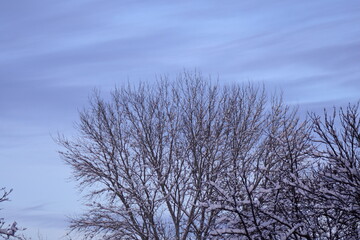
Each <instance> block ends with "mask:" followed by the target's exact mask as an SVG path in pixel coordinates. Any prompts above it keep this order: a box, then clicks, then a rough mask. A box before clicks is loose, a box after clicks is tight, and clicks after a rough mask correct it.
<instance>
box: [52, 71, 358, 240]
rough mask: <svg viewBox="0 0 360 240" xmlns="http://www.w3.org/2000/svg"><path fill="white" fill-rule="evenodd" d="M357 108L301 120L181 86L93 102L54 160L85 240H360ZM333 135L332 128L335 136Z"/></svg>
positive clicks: (264, 104)
mask: <svg viewBox="0 0 360 240" xmlns="http://www.w3.org/2000/svg"><path fill="white" fill-rule="evenodd" d="M357 110H358V106H357V105H356V106H349V107H348V108H347V109H346V110H341V111H340V113H339V116H340V118H339V124H338V123H337V114H336V112H334V115H332V116H331V117H330V116H328V115H327V114H326V115H325V117H324V119H321V118H320V117H318V116H315V115H312V116H311V118H310V119H309V120H300V119H299V117H298V116H297V112H296V110H295V109H292V108H290V107H288V106H286V105H285V104H284V103H283V102H282V100H281V98H279V97H273V98H270V99H269V98H268V97H267V96H266V94H265V91H264V89H263V88H262V87H256V86H253V85H250V84H248V85H233V86H230V87H223V86H220V85H219V84H214V85H212V84H211V83H209V82H208V81H206V80H204V79H203V77H202V76H200V75H198V74H196V73H195V74H189V73H185V74H183V75H181V76H180V77H179V79H178V80H177V81H176V82H169V81H167V80H166V79H162V80H161V81H159V82H158V83H157V84H156V85H154V86H149V85H145V84H142V85H140V86H139V87H138V88H132V87H124V88H120V89H116V90H115V91H114V92H113V93H112V95H111V99H110V100H108V101H105V100H103V99H102V98H101V97H100V96H99V94H94V97H93V98H92V100H91V106H90V108H89V109H88V110H85V111H83V112H82V113H81V116H80V122H79V124H78V126H77V127H78V130H79V136H78V137H75V138H72V139H67V138H64V137H59V139H58V141H59V143H60V144H61V145H62V146H63V147H64V150H63V151H61V152H60V154H61V156H62V157H63V159H64V160H65V162H66V163H67V164H69V165H70V166H71V167H72V169H73V173H74V177H75V179H76V180H77V181H78V182H79V183H80V187H81V189H84V190H85V189H86V190H87V191H88V195H87V197H88V204H87V205H88V211H87V212H86V213H84V214H83V215H81V216H79V217H78V218H75V219H73V220H72V223H71V227H72V229H74V230H78V231H80V232H83V233H85V236H86V238H89V239H91V238H96V237H100V238H102V239H142V240H145V239H149V240H150V239H151V240H152V239H159V240H160V239H174V240H180V239H182V240H185V239H197V240H201V239H360V232H359V230H360V226H359V223H360V174H359V172H360V169H359V164H360V162H359V146H360V122H359V116H358V112H357ZM337 126H339V129H337Z"/></svg>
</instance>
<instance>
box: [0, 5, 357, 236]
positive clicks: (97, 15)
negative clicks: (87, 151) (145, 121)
mask: <svg viewBox="0 0 360 240" xmlns="http://www.w3.org/2000/svg"><path fill="white" fill-rule="evenodd" d="M359 64H360V2H359V1H357V0H345V1H340V0H337V1H335V0H319V1H310V0H305V1H284V0H282V1H278V0H269V1H259V0H255V1H190V0H185V1H172V2H171V1H125V0H124V1H115V0H108V1H100V0H71V1H70V0H64V1H55V0H47V1H44V0H43V1H41V0H32V1H20V0H11V1H10V0H9V1H6V0H3V1H0V187H2V186H4V187H7V188H13V189H14V192H13V193H12V194H11V202H6V203H3V204H2V205H1V206H0V208H3V209H2V210H1V211H0V217H4V218H5V219H6V221H7V222H11V221H13V220H16V221H17V222H18V223H19V225H21V226H24V227H27V228H28V229H27V230H26V231H25V232H24V233H25V234H26V235H29V236H33V237H34V239H36V236H37V233H38V232H40V234H41V235H43V236H45V237H47V238H48V239H63V238H62V236H63V235H64V234H65V232H66V226H67V222H66V216H71V215H73V214H76V213H77V214H79V213H81V209H82V207H81V201H82V200H81V197H80V196H81V194H80V193H79V192H78V191H77V190H76V188H75V186H76V183H75V182H73V181H71V180H70V179H69V177H70V169H69V168H68V167H67V166H65V164H64V163H63V162H62V161H61V160H60V158H59V156H58V154H57V150H58V149H59V147H58V146H57V145H56V144H55V143H54V141H53V139H52V136H54V135H56V134H57V133H58V132H59V133H63V134H65V135H67V136H71V135H73V134H74V133H75V131H74V123H75V122H76V121H77V120H78V110H79V109H82V108H83V107H86V104H87V100H88V96H89V94H90V93H91V91H92V89H94V88H100V89H101V91H102V92H103V93H104V94H106V93H107V92H108V91H109V90H111V89H112V88H113V87H114V86H115V84H116V85H122V84H125V83H127V82H138V81H149V82H151V81H154V80H155V76H156V75H162V74H166V75H168V76H169V77H170V79H171V78H173V79H174V78H175V77H176V75H177V74H178V73H180V72H182V71H183V70H184V69H188V70H194V69H197V70H198V71H200V72H202V74H203V75H204V76H208V75H211V76H212V77H214V78H217V77H218V76H219V81H220V82H229V83H230V82H231V83H233V82H245V81H246V82H248V81H254V82H263V83H265V86H266V87H267V89H269V90H273V89H281V90H282V91H283V92H284V99H285V101H286V102H288V103H290V104H295V105H299V106H300V108H301V110H302V111H304V112H305V111H319V110H321V109H322V108H323V107H331V106H333V105H341V104H345V103H347V102H355V101H357V100H359V99H360V98H359V97H360V95H359V92H360V67H359Z"/></svg>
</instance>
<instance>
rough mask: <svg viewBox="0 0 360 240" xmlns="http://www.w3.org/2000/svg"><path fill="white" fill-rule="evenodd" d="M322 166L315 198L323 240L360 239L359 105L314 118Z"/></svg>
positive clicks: (318, 152) (316, 179)
mask: <svg viewBox="0 0 360 240" xmlns="http://www.w3.org/2000/svg"><path fill="white" fill-rule="evenodd" d="M312 119H313V122H314V130H315V132H316V134H317V139H316V141H317V142H318V144H319V146H318V148H317V152H316V154H315V157H316V158H318V159H319V160H320V163H321V165H320V166H319V169H318V171H317V175H316V178H315V179H314V180H315V182H316V185H317V186H315V187H314V189H315V190H314V191H313V192H314V196H313V198H314V199H316V201H317V205H315V206H316V207H317V208H318V212H319V217H318V218H319V221H321V223H322V226H323V227H322V231H321V232H322V234H321V235H322V236H324V239H359V238H360V155H359V153H360V152H359V150H360V118H359V103H357V104H353V105H352V104H349V105H348V106H347V107H346V108H345V109H344V108H340V110H336V109H335V108H334V110H333V112H332V114H328V113H327V111H324V117H323V118H321V117H320V116H317V115H313V116H312Z"/></svg>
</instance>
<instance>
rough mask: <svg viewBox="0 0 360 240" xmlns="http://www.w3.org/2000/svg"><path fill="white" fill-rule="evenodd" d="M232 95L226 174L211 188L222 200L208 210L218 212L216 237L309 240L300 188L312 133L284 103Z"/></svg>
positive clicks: (305, 211) (307, 161)
mask: <svg viewBox="0 0 360 240" xmlns="http://www.w3.org/2000/svg"><path fill="white" fill-rule="evenodd" d="M252 92H253V94H252V95H247V94H245V95H244V93H242V92H238V93H236V94H233V95H231V97H232V98H233V99H232V100H231V102H232V104H230V106H232V110H230V111H228V112H227V117H226V119H227V121H226V124H225V126H226V129H227V130H226V131H227V132H229V134H228V135H227V138H226V144H225V146H226V147H227V151H228V152H229V153H230V155H229V156H228V159H227V162H228V165H227V167H226V169H224V170H225V172H224V174H223V177H222V178H218V180H217V182H214V183H213V185H214V186H216V190H217V192H218V194H219V196H215V198H214V199H213V201H212V202H209V203H208V204H207V207H208V208H209V209H216V210H219V211H220V213H219V217H218V218H217V225H216V228H215V229H214V230H213V231H212V235H213V236H214V237H219V238H220V239H223V238H226V237H229V238H230V239H232V238H233V237H234V236H235V237H236V238H237V239H301V238H304V239H306V238H307V239H311V238H310V234H309V232H308V231H307V226H308V225H309V223H308V222H307V210H308V209H309V207H310V206H309V205H308V204H307V202H305V201H304V199H303V190H302V189H300V188H299V187H298V186H299V184H300V183H303V182H304V180H305V179H306V170H307V169H308V168H309V159H308V156H309V153H311V151H312V143H311V137H310V136H311V132H310V130H311V128H310V125H309V123H308V122H307V121H300V120H299V118H298V117H297V116H296V110H291V109H290V108H289V107H287V106H285V105H284V104H283V102H282V100H281V98H280V99H276V98H275V99H274V100H273V101H272V102H270V103H266V102H265V97H264V95H263V94H255V93H256V91H252Z"/></svg>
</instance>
